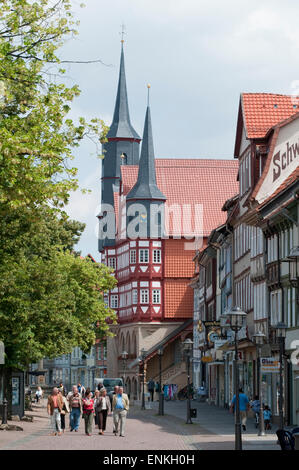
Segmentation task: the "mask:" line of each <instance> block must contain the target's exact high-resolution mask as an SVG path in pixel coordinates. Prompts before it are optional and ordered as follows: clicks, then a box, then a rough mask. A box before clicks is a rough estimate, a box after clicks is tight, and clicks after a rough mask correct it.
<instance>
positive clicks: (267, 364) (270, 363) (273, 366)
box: [261, 357, 280, 374]
mask: <svg viewBox="0 0 299 470" xmlns="http://www.w3.org/2000/svg"><path fill="white" fill-rule="evenodd" d="M279 369H280V363H279V360H278V359H275V357H261V372H262V373H263V374H267V373H268V374H271V373H275V372H279Z"/></svg>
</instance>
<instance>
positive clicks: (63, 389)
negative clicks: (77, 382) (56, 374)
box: [58, 382, 67, 397]
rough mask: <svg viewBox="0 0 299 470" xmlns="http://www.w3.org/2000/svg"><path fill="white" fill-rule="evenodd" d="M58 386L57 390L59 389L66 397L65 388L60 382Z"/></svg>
mask: <svg viewBox="0 0 299 470" xmlns="http://www.w3.org/2000/svg"><path fill="white" fill-rule="evenodd" d="M58 388H59V390H60V391H61V393H62V395H63V396H64V397H66V395H67V392H66V388H65V386H64V385H63V383H62V382H60V383H59V386H58Z"/></svg>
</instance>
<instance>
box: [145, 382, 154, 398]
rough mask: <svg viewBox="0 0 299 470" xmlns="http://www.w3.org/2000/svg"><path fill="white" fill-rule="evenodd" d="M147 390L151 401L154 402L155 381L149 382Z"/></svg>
mask: <svg viewBox="0 0 299 470" xmlns="http://www.w3.org/2000/svg"><path fill="white" fill-rule="evenodd" d="M147 389H148V391H149V392H150V394H151V401H154V392H155V382H154V381H153V379H150V381H149V382H148V384H147Z"/></svg>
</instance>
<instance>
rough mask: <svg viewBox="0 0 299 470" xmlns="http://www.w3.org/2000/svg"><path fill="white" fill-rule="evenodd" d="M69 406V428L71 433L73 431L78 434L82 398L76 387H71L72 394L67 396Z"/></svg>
mask: <svg viewBox="0 0 299 470" xmlns="http://www.w3.org/2000/svg"><path fill="white" fill-rule="evenodd" d="M68 400H69V404H70V410H71V413H70V427H71V429H70V430H71V432H72V431H73V430H75V432H78V428H79V424H80V416H81V414H82V397H81V395H80V393H79V391H78V388H77V387H76V385H74V386H73V392H72V393H71V394H70V395H69V396H68Z"/></svg>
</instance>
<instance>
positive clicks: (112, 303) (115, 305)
mask: <svg viewBox="0 0 299 470" xmlns="http://www.w3.org/2000/svg"><path fill="white" fill-rule="evenodd" d="M110 307H111V308H118V295H117V294H113V295H111V297H110Z"/></svg>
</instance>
